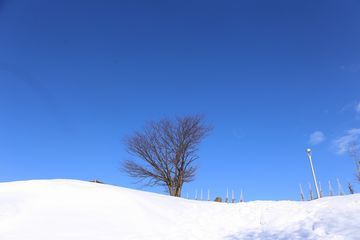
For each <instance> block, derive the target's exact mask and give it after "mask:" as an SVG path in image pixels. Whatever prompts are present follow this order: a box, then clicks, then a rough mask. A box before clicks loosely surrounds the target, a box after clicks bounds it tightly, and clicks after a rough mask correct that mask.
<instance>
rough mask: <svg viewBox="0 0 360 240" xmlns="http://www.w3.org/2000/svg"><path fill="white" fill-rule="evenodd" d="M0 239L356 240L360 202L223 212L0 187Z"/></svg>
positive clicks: (206, 205) (112, 190)
mask: <svg viewBox="0 0 360 240" xmlns="http://www.w3.org/2000/svg"><path fill="white" fill-rule="evenodd" d="M0 239H1V240H119V239H126V240H131V239H181V240H184V239H206V240H208V239H327V240H328V239H360V195H359V194H357V195H351V196H345V197H331V198H323V199H320V200H316V201H312V202H292V201H277V202H274V201H254V202H247V203H237V204H226V203H215V202H200V201H193V200H186V199H178V198H173V197H168V196H164V195H159V194H154V193H147V192H142V191H136V190H130V189H126V188H120V187H115V186H109V185H102V184H96V183H90V182H82V181H76V180H33V181H22V182H10V183H0Z"/></svg>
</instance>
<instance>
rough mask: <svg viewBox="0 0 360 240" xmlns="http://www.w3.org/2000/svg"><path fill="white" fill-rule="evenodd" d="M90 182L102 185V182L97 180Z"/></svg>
mask: <svg viewBox="0 0 360 240" xmlns="http://www.w3.org/2000/svg"><path fill="white" fill-rule="evenodd" d="M90 182H93V183H100V184H104V182H102V181H100V180H97V179H94V180H91V181H90Z"/></svg>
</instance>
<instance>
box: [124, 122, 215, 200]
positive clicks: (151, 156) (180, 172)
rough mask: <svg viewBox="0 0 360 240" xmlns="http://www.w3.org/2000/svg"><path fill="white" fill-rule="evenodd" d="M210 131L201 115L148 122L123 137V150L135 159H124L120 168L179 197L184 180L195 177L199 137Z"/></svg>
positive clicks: (201, 137) (200, 138)
mask: <svg viewBox="0 0 360 240" xmlns="http://www.w3.org/2000/svg"><path fill="white" fill-rule="evenodd" d="M210 131H211V127H209V126H208V125H207V124H205V123H204V119H203V118H202V117H201V116H187V117H180V118H176V119H163V120H160V121H158V122H150V123H149V124H148V125H146V127H145V128H144V129H143V130H142V131H141V132H135V133H134V134H133V135H132V136H130V137H128V138H126V140H125V148H126V150H127V151H128V152H129V153H130V154H131V155H132V156H133V157H135V158H136V160H133V159H131V160H125V161H124V162H123V164H122V169H123V170H124V171H125V172H126V173H127V174H128V175H129V176H131V177H134V178H137V179H139V180H140V181H143V180H145V181H146V184H148V185H150V186H153V185H162V186H164V187H166V189H167V191H168V192H169V194H170V195H171V196H176V197H180V196H181V189H182V186H183V184H184V183H185V182H190V181H192V180H193V179H194V177H195V174H196V170H197V167H196V165H195V161H196V160H197V159H198V158H199V156H198V148H199V145H200V143H201V141H202V140H203V139H204V138H205V137H206V136H207V134H208V133H209V132H210Z"/></svg>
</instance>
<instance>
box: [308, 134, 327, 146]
mask: <svg viewBox="0 0 360 240" xmlns="http://www.w3.org/2000/svg"><path fill="white" fill-rule="evenodd" d="M323 141H325V134H324V133H323V132H321V131H315V132H313V133H312V134H310V139H309V143H310V144H311V145H317V144H320V143H322V142H323Z"/></svg>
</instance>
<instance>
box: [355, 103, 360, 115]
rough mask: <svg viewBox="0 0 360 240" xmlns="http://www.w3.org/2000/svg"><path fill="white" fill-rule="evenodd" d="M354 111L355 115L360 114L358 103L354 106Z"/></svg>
mask: <svg viewBox="0 0 360 240" xmlns="http://www.w3.org/2000/svg"><path fill="white" fill-rule="evenodd" d="M355 111H356V112H357V113H360V102H358V103H357V104H356V105H355Z"/></svg>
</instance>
